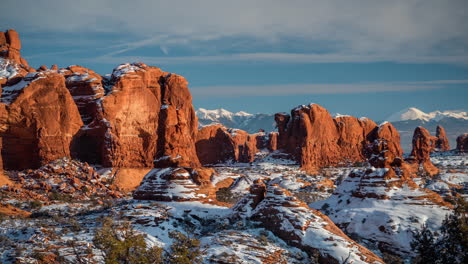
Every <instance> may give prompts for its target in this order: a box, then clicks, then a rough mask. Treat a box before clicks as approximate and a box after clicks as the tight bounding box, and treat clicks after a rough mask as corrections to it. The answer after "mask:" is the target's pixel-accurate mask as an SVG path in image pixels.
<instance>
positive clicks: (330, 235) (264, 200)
mask: <svg viewBox="0 0 468 264" xmlns="http://www.w3.org/2000/svg"><path fill="white" fill-rule="evenodd" d="M233 210H234V212H235V214H234V215H233V218H234V219H236V218H239V217H241V218H249V219H251V220H254V221H258V222H260V223H262V224H263V226H264V227H265V228H266V229H268V230H270V231H271V232H273V233H274V234H275V235H276V236H278V237H280V238H281V239H283V240H284V241H285V242H286V243H288V244H290V245H292V246H294V247H298V248H300V249H302V250H304V251H305V252H307V254H309V256H311V257H312V256H313V257H315V258H317V260H318V262H319V263H341V261H342V258H341V257H340V256H341V255H342V254H344V255H346V257H348V260H349V261H350V262H359V263H383V261H382V260H381V259H380V258H379V257H377V256H376V255H375V254H373V253H372V252H371V251H369V250H368V249H366V248H365V247H363V246H361V245H359V244H358V243H356V242H354V241H353V240H351V239H350V238H349V237H348V236H346V235H345V234H344V233H343V232H342V231H341V230H340V229H339V228H338V227H337V226H335V224H334V223H333V222H332V221H331V220H330V219H329V218H328V217H327V216H325V215H323V214H322V213H320V212H319V211H316V210H314V209H311V208H309V207H308V206H307V205H306V204H305V203H304V202H302V201H301V200H299V199H297V198H296V197H294V196H293V195H291V194H290V193H289V192H288V191H287V190H286V189H283V188H281V187H280V186H279V185H276V184H272V185H268V186H267V187H266V186H265V185H264V184H263V183H262V182H261V181H257V182H256V183H255V184H254V185H253V186H252V188H251V190H250V194H249V195H248V196H246V197H245V198H243V199H242V200H241V201H239V203H238V204H236V205H235V206H234V207H233ZM338 248H339V250H335V249H338ZM340 250H344V251H345V253H342V252H339V251H340Z"/></svg>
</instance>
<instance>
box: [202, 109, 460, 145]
mask: <svg viewBox="0 0 468 264" xmlns="http://www.w3.org/2000/svg"><path fill="white" fill-rule="evenodd" d="M196 114H197V116H198V121H199V124H200V126H206V125H210V124H216V123H220V124H223V125H224V126H226V127H229V128H239V129H242V130H245V131H247V132H249V133H256V132H258V130H259V129H264V130H265V131H267V132H270V131H276V125H275V120H274V115H272V114H250V113H247V112H244V111H240V112H237V113H233V112H230V111H228V110H225V109H215V110H207V109H204V108H199V109H198V110H197V111H196ZM337 115H339V114H335V115H334V116H337ZM385 120H386V121H389V122H391V123H392V124H393V125H394V126H395V128H396V129H398V131H399V132H400V137H401V146H402V148H403V149H404V151H405V152H410V151H411V140H412V137H413V132H414V129H415V128H416V127H418V126H424V127H425V128H426V129H428V130H429V131H430V132H431V133H432V134H434V135H435V130H436V127H437V125H442V126H443V127H444V128H445V130H446V132H447V136H448V138H449V141H450V146H451V147H452V148H455V146H456V138H457V136H459V135H460V134H463V133H467V132H468V112H466V111H464V110H445V111H433V112H430V113H425V112H423V111H421V110H419V109H417V108H415V107H409V108H405V109H403V110H401V111H398V112H396V113H394V114H392V115H390V116H389V117H387V118H386V119H385Z"/></svg>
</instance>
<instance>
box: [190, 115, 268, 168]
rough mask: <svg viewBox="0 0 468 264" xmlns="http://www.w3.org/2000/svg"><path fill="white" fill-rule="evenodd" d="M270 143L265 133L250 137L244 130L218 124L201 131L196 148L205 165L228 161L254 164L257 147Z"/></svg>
mask: <svg viewBox="0 0 468 264" xmlns="http://www.w3.org/2000/svg"><path fill="white" fill-rule="evenodd" d="M262 142H263V143H262ZM268 142H269V141H268V140H267V138H266V136H265V134H264V133H257V134H253V135H250V134H248V133H247V132H245V131H243V130H240V129H232V128H225V127H224V126H223V125H220V124H217V125H210V126H205V127H203V128H202V129H200V131H199V132H198V134H197V140H196V148H197V155H198V158H199V159H200V162H201V163H202V164H203V165H207V164H215V163H221V162H226V161H234V162H252V161H253V160H254V159H255V154H256V153H257V151H258V148H257V147H259V146H260V147H268V146H267V144H268Z"/></svg>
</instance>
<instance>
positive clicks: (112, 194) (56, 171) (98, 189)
mask: <svg viewBox="0 0 468 264" xmlns="http://www.w3.org/2000/svg"><path fill="white" fill-rule="evenodd" d="M11 178H12V180H13V181H14V183H15V184H16V185H14V186H10V187H7V188H3V191H5V192H8V195H9V196H10V197H12V198H15V199H18V200H39V201H46V202H48V201H51V200H56V199H59V198H60V197H62V198H63V197H65V196H66V197H68V199H75V200H77V201H82V200H89V199H91V198H99V199H109V198H120V197H123V194H122V193H121V192H120V191H119V190H117V189H116V188H115V187H114V186H112V185H109V182H108V181H107V179H106V178H104V177H102V176H101V175H100V174H99V173H98V172H96V171H95V170H94V168H93V167H91V166H89V165H88V164H86V163H82V162H79V161H75V160H70V159H68V158H61V159H57V160H54V161H51V162H49V163H47V164H45V165H43V166H41V167H40V168H38V169H35V170H31V169H28V170H24V171H20V172H16V173H13V174H12V177H11Z"/></svg>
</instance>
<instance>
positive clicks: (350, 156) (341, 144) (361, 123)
mask: <svg viewBox="0 0 468 264" xmlns="http://www.w3.org/2000/svg"><path fill="white" fill-rule="evenodd" d="M334 121H335V124H336V127H337V128H338V134H339V137H338V142H337V144H338V148H339V150H340V154H341V157H340V159H342V160H345V161H349V162H356V161H363V160H365V159H366V155H365V151H363V150H364V149H365V146H366V143H367V141H368V138H367V137H368V135H369V134H370V133H371V132H372V131H373V130H374V129H375V128H376V127H377V124H376V123H375V122H374V121H372V120H370V119H369V118H366V117H362V118H356V117H352V116H339V117H336V118H334Z"/></svg>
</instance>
